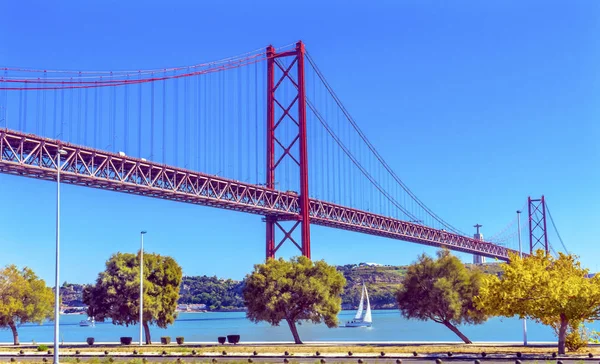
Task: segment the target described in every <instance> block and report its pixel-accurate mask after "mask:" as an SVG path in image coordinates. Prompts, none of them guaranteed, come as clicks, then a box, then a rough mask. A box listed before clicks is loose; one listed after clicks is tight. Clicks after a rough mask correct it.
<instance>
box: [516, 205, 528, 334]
mask: <svg viewBox="0 0 600 364" xmlns="http://www.w3.org/2000/svg"><path fill="white" fill-rule="evenodd" d="M517 229H518V233H517V235H518V236H519V257H520V258H523V248H522V246H521V211H520V210H517ZM523 345H524V346H527V319H526V318H523Z"/></svg>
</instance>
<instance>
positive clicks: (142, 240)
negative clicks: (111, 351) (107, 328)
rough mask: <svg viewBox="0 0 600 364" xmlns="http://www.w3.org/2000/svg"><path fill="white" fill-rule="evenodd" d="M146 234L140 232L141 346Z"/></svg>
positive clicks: (141, 336)
mask: <svg viewBox="0 0 600 364" xmlns="http://www.w3.org/2000/svg"><path fill="white" fill-rule="evenodd" d="M144 234H146V231H141V232H140V346H142V345H143V343H142V339H143V330H144V328H143V323H144V321H143V319H144Z"/></svg>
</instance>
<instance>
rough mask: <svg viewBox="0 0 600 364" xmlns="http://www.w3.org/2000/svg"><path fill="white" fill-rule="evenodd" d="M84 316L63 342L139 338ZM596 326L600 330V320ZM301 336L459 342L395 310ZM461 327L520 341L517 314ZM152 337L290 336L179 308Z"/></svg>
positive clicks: (535, 328)
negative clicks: (367, 321) (86, 323)
mask: <svg viewBox="0 0 600 364" xmlns="http://www.w3.org/2000/svg"><path fill="white" fill-rule="evenodd" d="M354 313H355V312H354V311H342V312H341V313H340V315H339V318H340V323H344V322H346V321H347V320H350V319H351V318H352V316H353V315H354ZM85 317H86V316H85V315H63V316H61V321H60V332H61V341H62V342H65V343H67V342H85V340H86V338H87V337H94V338H95V340H96V341H97V342H115V341H118V340H119V337H121V336H131V337H133V339H134V341H136V340H138V337H139V336H138V335H139V334H138V333H139V329H138V327H137V326H129V327H125V326H115V325H113V324H112V323H109V322H105V323H96V326H95V327H80V326H79V321H80V320H83V319H85ZM527 324H528V326H527V327H528V337H529V341H532V342H535V341H553V340H556V338H555V336H554V333H553V331H552V329H551V328H549V327H546V326H542V325H539V324H535V323H533V322H531V321H528V323H527ZM53 325H54V324H53V323H52V322H48V323H44V324H43V325H32V324H26V325H21V327H19V329H18V330H19V337H20V339H21V343H23V344H26V343H32V342H36V343H39V342H51V341H52V340H53ZM592 328H594V329H596V330H600V326H599V325H597V324H594V325H592ZM298 330H299V332H300V337H301V338H302V340H303V341H360V342H368V341H373V342H382V341H458V340H459V339H458V337H457V336H455V335H454V334H453V333H452V332H451V331H450V330H448V329H447V328H446V327H444V326H442V325H440V324H437V323H434V322H429V321H414V320H406V319H404V318H402V317H401V316H400V313H399V311H397V310H375V311H373V327H371V328H345V327H338V328H334V329H329V328H327V327H326V326H325V325H323V324H320V325H314V324H310V323H304V324H302V325H301V326H299V329H298ZM461 330H462V331H463V332H464V333H465V334H466V335H467V336H468V337H469V338H470V339H471V340H473V341H514V342H518V341H520V340H522V337H523V336H522V323H521V321H520V320H518V319H512V318H511V319H506V318H503V319H501V318H492V319H490V320H489V321H487V322H486V323H484V324H482V325H475V326H464V327H462V328H461ZM151 334H152V338H153V341H154V342H160V337H161V336H170V337H172V340H173V341H175V337H176V336H183V337H184V338H185V341H186V342H216V341H217V337H218V336H226V335H229V334H239V335H241V341H242V342H244V341H246V342H256V341H292V340H293V339H292V335H291V333H290V330H289V327H288V326H287V324H286V323H284V322H282V325H281V326H279V327H271V326H270V325H268V324H266V323H259V324H255V323H252V322H250V321H249V320H248V319H246V316H245V313H244V312H210V313H181V314H179V317H178V318H177V320H176V321H175V323H174V324H173V325H171V326H169V327H168V328H167V329H160V328H158V327H155V326H153V327H151ZM0 342H12V334H11V332H10V330H0Z"/></svg>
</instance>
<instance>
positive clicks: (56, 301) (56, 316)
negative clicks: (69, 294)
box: [54, 149, 67, 364]
mask: <svg viewBox="0 0 600 364" xmlns="http://www.w3.org/2000/svg"><path fill="white" fill-rule="evenodd" d="M63 154H67V152H65V151H64V150H62V149H58V150H57V151H56V258H55V267H54V289H55V292H54V364H59V359H58V358H59V348H58V340H59V335H60V334H59V324H60V322H59V320H60V286H59V284H60V277H59V272H60V168H61V166H60V156H61V155H63Z"/></svg>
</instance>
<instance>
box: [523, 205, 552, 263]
mask: <svg viewBox="0 0 600 364" xmlns="http://www.w3.org/2000/svg"><path fill="white" fill-rule="evenodd" d="M527 200H528V210H529V252H530V253H531V254H533V253H534V252H535V251H536V250H538V249H544V251H545V252H546V254H548V253H549V252H550V249H549V245H548V234H547V230H546V200H545V199H544V195H542V198H540V199H532V198H531V196H530V197H529V198H528V199H527Z"/></svg>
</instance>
